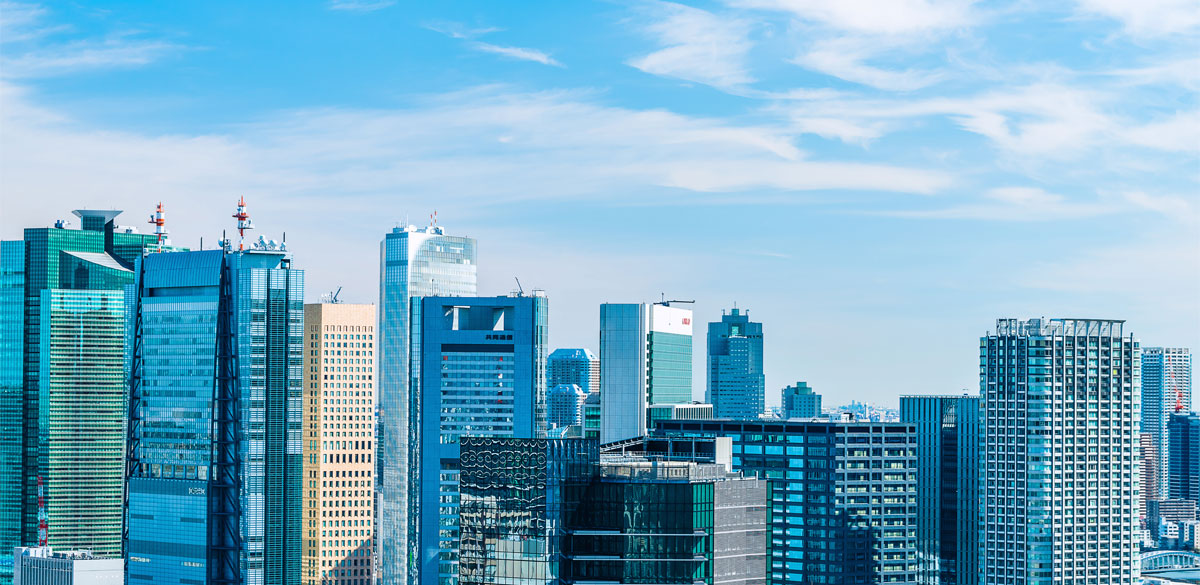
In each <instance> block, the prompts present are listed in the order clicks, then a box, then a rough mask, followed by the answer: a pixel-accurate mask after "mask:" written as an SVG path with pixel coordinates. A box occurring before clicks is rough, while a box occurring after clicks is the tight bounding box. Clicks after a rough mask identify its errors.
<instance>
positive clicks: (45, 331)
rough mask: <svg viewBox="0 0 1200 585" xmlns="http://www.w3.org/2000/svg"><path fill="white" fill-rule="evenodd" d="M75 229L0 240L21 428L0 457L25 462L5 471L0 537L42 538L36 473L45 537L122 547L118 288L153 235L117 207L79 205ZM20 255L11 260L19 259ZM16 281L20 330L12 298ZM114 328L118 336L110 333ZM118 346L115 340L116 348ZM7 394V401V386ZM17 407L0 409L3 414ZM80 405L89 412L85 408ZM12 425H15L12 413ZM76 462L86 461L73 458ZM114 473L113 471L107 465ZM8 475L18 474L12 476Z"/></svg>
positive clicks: (8, 436) (129, 278)
mask: <svg viewBox="0 0 1200 585" xmlns="http://www.w3.org/2000/svg"><path fill="white" fill-rule="evenodd" d="M74 214H75V216H76V217H77V218H78V219H79V222H80V229H71V228H68V227H67V226H68V223H69V222H66V221H59V222H57V223H56V224H55V226H54V227H43V228H27V229H26V230H25V231H24V242H23V244H22V243H21V242H8V243H6V244H5V245H4V250H3V255H4V258H3V262H4V264H5V268H4V269H3V272H4V277H3V278H4V281H5V283H4V284H3V286H4V288H5V291H6V292H5V293H4V294H5V296H6V302H5V308H4V314H5V318H4V320H5V332H4V333H3V336H4V340H5V341H4V343H5V348H4V350H3V351H5V352H6V353H7V354H8V355H9V356H16V355H20V356H22V357H21V358H18V359H16V360H14V361H6V364H8V365H10V366H11V367H6V368H5V369H6V370H7V371H6V372H5V374H4V376H5V378H6V380H7V381H6V382H5V385H6V386H8V385H11V376H14V375H18V376H21V378H22V383H21V386H22V391H21V395H22V397H21V414H20V418H19V420H20V421H21V424H22V429H21V432H20V436H19V437H18V438H16V440H17V441H19V442H18V443H17V444H16V445H14V444H13V443H12V441H13V440H14V437H13V435H12V431H13V430H14V429H12V427H11V426H7V425H6V428H5V430H4V434H5V443H6V446H5V447H3V448H0V457H9V458H11V457H12V455H13V453H14V448H15V450H16V452H18V453H19V454H20V457H21V464H20V468H19V469H17V470H15V474H13V473H12V470H7V472H6V473H0V475H3V476H5V478H4V479H0V484H3V487H0V494H3V495H7V496H8V497H12V495H13V494H12V489H13V487H14V485H16V487H17V488H18V489H19V494H17V498H18V499H19V501H20V503H19V504H18V505H16V506H8V505H2V506H0V533H9V534H11V528H12V527H13V526H14V525H19V527H20V535H19V541H18V542H8V541H5V542H0V545H7V546H8V547H12V546H15V545H19V544H33V543H36V542H38V524H39V522H38V480H39V478H41V480H42V484H43V489H44V491H43V501H44V502H45V507H46V514H47V516H48V518H49V522H50V530H49V535H48V536H49V538H48V542H49V544H50V545H51V546H57V547H60V548H80V549H89V550H93V551H95V552H96V554H98V555H118V554H120V541H121V527H122V520H121V518H122V516H121V504H120V494H121V493H122V482H121V477H122V473H121V472H120V469H121V466H122V462H123V460H124V455H123V448H122V445H123V442H124V439H123V437H124V430H123V424H122V421H123V419H124V408H123V407H122V402H123V400H124V398H123V396H124V393H125V380H124V376H123V375H122V371H123V363H124V355H123V351H122V346H123V343H122V336H121V331H122V323H123V319H124V304H123V297H122V291H123V288H124V286H125V285H127V284H130V283H132V282H133V270H132V269H133V266H134V263H135V262H136V261H137V259H138V258H139V257H140V256H141V255H142V253H143V251H144V250H145V249H147V248H148V247H153V246H154V244H155V242H156V239H157V238H156V236H154V235H151V234H138V233H135V232H134V230H133V229H132V228H125V227H120V226H118V225H117V223H116V217H117V216H118V215H120V214H121V212H120V211H116V210H86V209H80V210H76V211H75V212H74ZM17 254H23V257H22V258H21V259H20V261H18V259H17V257H16V255H17ZM17 286H23V291H22V292H23V294H22V295H21V296H22V297H23V298H22V299H21V301H18V302H17V304H16V305H15V306H16V307H21V309H22V310H23V314H22V315H21V316H20V321H19V322H20V327H21V328H22V333H21V335H20V338H19V339H18V337H17V336H16V335H15V329H14V327H16V326H17V323H18V321H17V318H16V315H15V313H13V312H12V311H13V308H14V305H13V304H12V303H11V300H12V297H13V296H14V295H15V287H17ZM114 335H115V337H114ZM114 344H115V345H114ZM7 392H9V394H8V396H10V397H11V389H9V390H8V391H7ZM12 408H13V406H12V404H11V403H9V404H6V405H4V406H0V411H10V412H9V414H11V409H12ZM81 413H87V416H81ZM10 422H11V421H10ZM81 460H84V461H86V462H87V463H86V464H82V463H80V461H81ZM114 472H115V473H114ZM14 482H19V484H15V483H14Z"/></svg>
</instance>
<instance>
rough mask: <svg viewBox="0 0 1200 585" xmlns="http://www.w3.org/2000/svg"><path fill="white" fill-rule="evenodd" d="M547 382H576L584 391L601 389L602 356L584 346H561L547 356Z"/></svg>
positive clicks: (589, 391) (554, 384)
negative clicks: (599, 356)
mask: <svg viewBox="0 0 1200 585" xmlns="http://www.w3.org/2000/svg"><path fill="white" fill-rule="evenodd" d="M546 372H547V373H546V384H547V385H548V386H549V387H551V388H553V387H555V386H558V385H559V384H575V385H576V386H579V387H580V388H583V391H584V393H585V394H586V393H591V392H599V391H600V358H598V357H596V354H594V353H592V352H591V350H589V349H587V348H583V347H579V348H567V347H560V348H558V349H556V350H554V351H552V352H550V357H548V358H546Z"/></svg>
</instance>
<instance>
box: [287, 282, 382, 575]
mask: <svg viewBox="0 0 1200 585" xmlns="http://www.w3.org/2000/svg"><path fill="white" fill-rule="evenodd" d="M375 327H376V315H375V305H354V304H347V303H321V304H309V305H305V306H304V346H305V348H304V471H303V473H304V478H303V481H304V485H303V488H302V490H303V493H304V509H303V510H302V511H301V523H302V524H303V527H302V530H303V534H302V536H301V538H302V539H303V540H304V547H303V553H302V554H303V558H302V561H301V562H302V563H303V564H302V567H301V569H300V577H301V582H302V583H304V584H305V585H371V583H372V582H373V579H372V576H373V574H374V572H373V570H372V567H373V565H374V552H373V546H372V542H373V539H372V535H373V534H374V526H375V514H374V509H375V501H374V500H375V497H374V496H375V479H374V476H375V460H374V456H375V369H374V365H375Z"/></svg>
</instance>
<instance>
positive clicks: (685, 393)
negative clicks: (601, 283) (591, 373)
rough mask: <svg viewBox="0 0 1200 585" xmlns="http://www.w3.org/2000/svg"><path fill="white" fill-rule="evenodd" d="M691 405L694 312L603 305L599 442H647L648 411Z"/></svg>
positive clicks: (656, 305)
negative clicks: (653, 407) (638, 439)
mask: <svg viewBox="0 0 1200 585" xmlns="http://www.w3.org/2000/svg"><path fill="white" fill-rule="evenodd" d="M691 401H692V312H691V311H690V310H688V309H682V308H679V307H672V306H669V305H667V304H665V303H654V304H645V303H642V304H612V303H605V304H602V305H600V406H601V417H600V424H601V429H600V441H601V442H602V443H610V442H613V441H621V440H624V439H630V438H635V437H641V436H645V434H646V429H647V420H646V416H647V412H646V407H648V406H650V405H651V404H688V403H690V402H691Z"/></svg>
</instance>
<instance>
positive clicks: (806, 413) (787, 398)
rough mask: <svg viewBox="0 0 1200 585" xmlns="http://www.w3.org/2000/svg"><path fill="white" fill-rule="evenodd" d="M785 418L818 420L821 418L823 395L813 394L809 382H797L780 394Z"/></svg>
mask: <svg viewBox="0 0 1200 585" xmlns="http://www.w3.org/2000/svg"><path fill="white" fill-rule="evenodd" d="M780 402H782V403H783V404H782V406H783V418H784V419H792V418H816V417H818V416H821V395H820V394H817V393H816V392H813V389H812V387H811V386H809V385H808V382H796V384H795V385H793V386H787V387H785V388H784V389H783V392H782V393H780Z"/></svg>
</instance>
